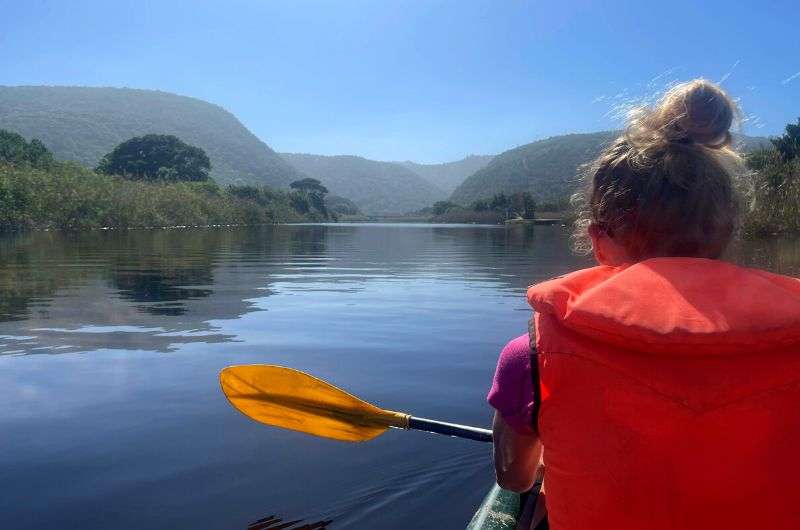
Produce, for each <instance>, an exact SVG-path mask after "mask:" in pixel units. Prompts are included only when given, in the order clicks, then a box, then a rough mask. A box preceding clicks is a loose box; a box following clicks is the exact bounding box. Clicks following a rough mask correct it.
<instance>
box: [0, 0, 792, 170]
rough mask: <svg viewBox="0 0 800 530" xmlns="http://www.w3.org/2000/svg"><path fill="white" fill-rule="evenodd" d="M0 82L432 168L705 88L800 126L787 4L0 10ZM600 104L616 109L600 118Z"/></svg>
mask: <svg viewBox="0 0 800 530" xmlns="http://www.w3.org/2000/svg"><path fill="white" fill-rule="evenodd" d="M0 16H1V17H2V18H0V84H2V85H93V86H126V87H135V88H152V89H160V90H166V91H169V92H177V93H179V94H184V95H188V96H195V97H198V98H201V99H205V100H208V101H211V102H213V103H217V104H219V105H222V106H223V107H225V108H226V109H228V110H230V111H231V112H233V113H234V114H235V115H236V116H237V117H238V118H239V119H240V120H241V121H242V122H243V123H244V124H245V125H246V126H247V127H249V128H250V129H251V130H252V131H253V132H254V133H255V134H256V135H257V136H259V137H260V138H261V139H262V140H264V141H265V142H267V143H268V144H269V145H270V146H272V147H273V148H274V149H276V150H279V151H295V152H310V153H320V154H358V155H362V156H366V157H369V158H375V159H380V160H405V159H413V160H418V161H425V162H430V161H446V160H453V159H457V158H461V157H462V156H464V155H467V154H471V153H475V154H483V153H488V154H495V153H498V152H501V151H504V150H506V149H508V148H511V147H514V146H516V145H519V144H523V143H527V142H530V141H532V140H535V139H538V138H542V137H545V136H550V135H554V134H562V133H567V132H586V131H596V130H601V129H609V128H612V127H614V126H616V125H617V124H618V121H615V116H616V115H618V114H619V112H617V111H618V110H619V105H624V104H625V103H628V102H630V101H631V100H635V99H637V98H641V97H643V96H647V95H649V94H652V93H653V92H654V91H655V90H657V89H660V88H663V86H664V85H665V84H666V83H668V82H671V81H674V80H676V79H687V78H691V77H696V76H704V77H707V78H709V79H712V80H715V81H719V80H723V84H724V86H725V87H726V88H727V89H728V90H730V92H731V93H732V94H733V95H734V96H736V97H739V98H741V103H742V106H743V107H744V110H745V112H746V113H747V115H748V116H749V117H750V119H749V120H748V121H747V122H746V123H745V126H744V131H745V132H747V133H749V134H776V133H778V132H780V131H781V130H782V129H783V127H784V125H785V124H786V123H787V122H788V121H793V120H795V119H796V118H797V117H798V116H800V53H799V50H800V44H798V40H797V20H798V19H799V18H800V7H798V4H797V1H796V0H786V1H773V2H769V1H767V2H764V1H760V2H756V1H750V0H746V1H738V0H731V1H724V2H723V1H720V0H706V1H703V2H700V1H697V0H691V1H683V0H677V1H673V0H670V1H663V0H659V1H652V2H648V1H642V0H638V1H636V0H633V1H618V2H611V1H602V2H600V1H596V2H584V1H569V0H563V1H558V0H548V1H540V0H535V1H528V2H521V1H511V0H486V1H473V0H456V1H436V0H418V1H389V0H364V1H350V0H330V1H323V0H317V1H310V0H309V1H303V0H285V1H277V0H275V1H270V0H249V1H245V0H225V1H222V0H219V1H215V2H211V1H205V0H192V1H186V2H170V1H158V2H148V1H144V0H136V1H112V0H103V1H96V2H95V1H92V2H90V1H78V0H74V1H67V0H61V1H44V0H25V1H23V0H0ZM615 109H617V111H615Z"/></svg>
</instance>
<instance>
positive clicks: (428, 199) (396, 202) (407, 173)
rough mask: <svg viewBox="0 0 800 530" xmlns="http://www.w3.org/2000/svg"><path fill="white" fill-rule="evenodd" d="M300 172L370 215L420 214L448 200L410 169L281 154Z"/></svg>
mask: <svg viewBox="0 0 800 530" xmlns="http://www.w3.org/2000/svg"><path fill="white" fill-rule="evenodd" d="M281 156H282V157H284V158H285V159H286V160H287V161H288V162H289V163H290V164H292V165H293V166H294V167H295V168H297V169H298V170H299V171H301V172H303V173H305V174H307V175H309V176H311V177H314V178H316V179H319V180H320V181H321V182H322V184H324V185H325V186H326V187H327V188H328V189H329V190H330V192H331V193H332V194H334V195H340V196H342V197H347V198H348V199H350V200H352V201H353V202H354V203H355V204H356V205H357V206H358V208H359V209H360V210H361V211H362V212H364V213H366V214H397V213H406V212H411V211H414V210H420V209H422V208H424V207H426V206H430V205H431V204H433V203H434V202H436V201H439V200H441V199H444V198H445V197H447V193H445V192H444V191H443V190H441V189H439V188H438V187H436V186H434V185H433V184H431V183H430V182H428V181H427V180H425V179H424V178H422V177H421V176H419V175H418V174H416V173H415V172H413V171H411V170H410V169H408V168H407V167H404V166H403V165H401V164H398V163H394V162H378V161H375V160H367V159H366V158H361V157H358V156H322V155H309V154H297V153H281Z"/></svg>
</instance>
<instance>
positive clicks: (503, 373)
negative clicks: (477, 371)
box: [486, 333, 534, 434]
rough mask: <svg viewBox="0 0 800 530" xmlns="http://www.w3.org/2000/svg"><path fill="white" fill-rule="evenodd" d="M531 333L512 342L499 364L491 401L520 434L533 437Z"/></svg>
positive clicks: (491, 391)
mask: <svg viewBox="0 0 800 530" xmlns="http://www.w3.org/2000/svg"><path fill="white" fill-rule="evenodd" d="M531 353H532V352H531V348H530V343H529V339H528V334H527V333H526V334H525V335H522V336H520V337H517V338H516V339H514V340H512V341H511V342H509V343H508V344H506V347H505V348H503V351H502V352H500V358H499V359H498V361H497V369H496V370H495V373H494V380H493V381H492V389H491V390H489V395H488V396H487V398H486V399H487V400H488V401H489V404H490V405H491V406H492V407H494V408H495V409H496V410H497V412H498V413H500V416H502V417H503V419H504V420H505V421H506V423H508V424H509V425H510V426H511V427H512V428H513V429H514V430H515V431H517V432H518V433H520V434H533V433H534V430H533V408H534V407H533V380H532V374H531Z"/></svg>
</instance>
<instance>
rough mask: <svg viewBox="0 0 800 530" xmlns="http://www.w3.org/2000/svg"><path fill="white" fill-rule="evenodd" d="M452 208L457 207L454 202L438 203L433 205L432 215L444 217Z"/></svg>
mask: <svg viewBox="0 0 800 530" xmlns="http://www.w3.org/2000/svg"><path fill="white" fill-rule="evenodd" d="M454 208H458V205H457V204H456V203H454V202H450V201H438V202H436V203H434V204H433V215H444V214H446V213H447V212H449V211H450V210H452V209H454Z"/></svg>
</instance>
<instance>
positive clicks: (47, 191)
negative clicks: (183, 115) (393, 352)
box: [0, 130, 336, 232]
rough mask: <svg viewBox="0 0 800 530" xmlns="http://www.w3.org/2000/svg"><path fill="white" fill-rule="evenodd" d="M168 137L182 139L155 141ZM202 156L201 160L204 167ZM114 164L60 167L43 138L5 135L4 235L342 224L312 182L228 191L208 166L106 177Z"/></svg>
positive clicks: (0, 223)
mask: <svg viewBox="0 0 800 530" xmlns="http://www.w3.org/2000/svg"><path fill="white" fill-rule="evenodd" d="M152 136H157V135H152ZM143 138H144V137H143ZM164 139H166V142H172V143H175V140H177V139H175V138H174V137H161V138H156V140H164ZM151 140H152V138H151ZM181 144H182V142H181ZM123 145H124V143H123V144H120V146H118V148H117V149H115V152H116V151H117V150H118V149H119V147H121V146H123ZM156 147H158V146H156ZM179 147H180V148H181V149H184V148H185V147H186V146H185V144H182V145H180V146H179ZM192 149H194V148H192ZM190 152H191V151H190ZM113 154H114V152H112V153H109V157H110V156H111V155H113ZM178 154H179V155H181V156H177V157H176V159H180V160H181V161H182V163H183V164H184V166H185V165H186V157H185V156H184V155H185V153H180V152H179V153H178ZM204 156H205V155H204V154H203V155H202V156H200V160H201V162H202V161H203V157H204ZM108 160H109V159H107V160H106V162H104V163H103V164H101V166H100V167H98V169H97V170H91V169H87V168H85V167H83V166H80V165H78V164H77V163H74V162H58V161H55V160H54V159H53V156H52V154H51V153H50V152H49V151H48V150H47V149H46V148H45V147H44V145H43V144H42V143H41V142H39V141H38V140H35V139H34V140H31V141H30V142H27V141H26V140H25V139H24V138H23V137H22V136H20V135H18V134H16V133H10V132H8V131H2V130H0V232H13V231H21V230H88V229H101V228H104V229H109V228H115V229H127V228H157V227H175V226H211V225H257V224H270V223H281V222H286V223H289V222H314V221H326V220H332V219H333V220H335V218H336V214H335V213H334V212H328V210H327V209H326V207H325V200H324V196H325V193H327V190H325V189H324V187H321V186H320V188H321V189H319V188H314V189H312V188H313V187H314V186H316V185H318V184H319V183H318V182H317V181H313V179H304V180H301V181H297V182H296V183H294V184H297V186H295V187H293V189H291V190H275V189H272V188H268V187H265V186H233V185H232V186H227V187H224V188H223V187H220V186H219V185H217V184H216V183H215V182H214V181H213V180H210V179H209V178H208V176H207V172H208V167H206V166H207V162H206V163H205V164H201V165H200V166H201V167H200V172H199V173H198V174H196V175H188V176H186V175H182V174H181V171H182V170H183V169H185V167H179V166H175V167H170V166H169V164H164V165H161V166H158V165H157V164H156V166H158V167H156V169H155V171H156V172H157V174H154V175H150V174H148V173H147V171H146V169H145V170H142V171H141V172H139V173H138V174H137V173H135V172H126V171H123V167H124V166H120V165H116V166H113V169H114V171H115V172H116V171H119V172H120V173H122V175H120V174H111V175H108V174H105V173H103V169H104V166H109V165H111V164H110V163H108ZM205 160H206V161H207V159H205ZM133 162H134V163H137V162H139V163H140V162H141V161H133ZM141 165H142V164H141V163H140V166H141ZM312 181H313V182H312ZM309 186H311V188H309Z"/></svg>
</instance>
